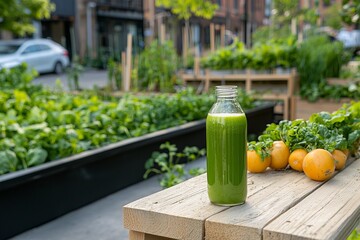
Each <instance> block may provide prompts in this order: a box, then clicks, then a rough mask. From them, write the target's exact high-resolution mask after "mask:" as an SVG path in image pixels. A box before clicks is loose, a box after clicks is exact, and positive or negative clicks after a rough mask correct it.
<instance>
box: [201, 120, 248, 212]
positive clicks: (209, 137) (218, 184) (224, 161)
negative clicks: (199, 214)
mask: <svg viewBox="0 0 360 240" xmlns="http://www.w3.org/2000/svg"><path fill="white" fill-rule="evenodd" d="M246 136H247V121H246V117H245V114H243V113H209V114H208V116H207V119H206V144H207V180H208V194H209V198H210V201H211V202H212V203H214V204H218V205H227V206H231V205H238V204H242V203H244V202H245V199H246V194H247V168H246Z"/></svg>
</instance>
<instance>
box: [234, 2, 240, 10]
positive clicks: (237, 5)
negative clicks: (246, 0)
mask: <svg viewBox="0 0 360 240" xmlns="http://www.w3.org/2000/svg"><path fill="white" fill-rule="evenodd" d="M233 1H234V9H235V10H237V9H238V8H239V0H233Z"/></svg>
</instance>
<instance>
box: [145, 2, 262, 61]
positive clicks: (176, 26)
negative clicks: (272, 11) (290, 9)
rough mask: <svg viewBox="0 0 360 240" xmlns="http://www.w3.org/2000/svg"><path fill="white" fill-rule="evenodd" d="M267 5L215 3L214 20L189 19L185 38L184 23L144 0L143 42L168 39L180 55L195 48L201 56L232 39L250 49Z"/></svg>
mask: <svg viewBox="0 0 360 240" xmlns="http://www.w3.org/2000/svg"><path fill="white" fill-rule="evenodd" d="M266 2H267V1H266V0H253V1H251V0H216V1H214V3H216V4H218V6H219V7H218V9H217V10H216V12H215V15H214V17H213V18H212V19H211V20H206V19H202V18H198V17H191V18H190V20H189V22H190V31H189V33H187V34H186V33H185V32H184V26H185V21H183V20H178V19H177V17H176V16H174V15H173V14H172V13H171V12H170V11H169V10H168V9H163V8H159V7H156V6H155V0H144V26H145V38H146V41H147V42H149V41H151V40H152V39H154V38H159V39H171V40H172V41H173V42H174V44H175V46H176V47H177V49H178V51H179V52H183V51H182V50H183V48H185V49H194V48H195V49H198V50H197V51H200V54H202V53H203V52H205V51H206V49H211V48H217V47H219V46H224V45H226V44H228V43H229V42H231V37H234V36H236V37H238V39H240V40H241V41H243V42H244V43H247V44H249V45H250V44H251V33H252V32H253V31H254V30H255V29H256V28H257V27H259V26H261V25H263V24H264V19H266V18H267V16H266ZM184 35H188V36H184ZM212 38H213V39H212ZM212 42H214V43H212ZM212 44H213V45H215V46H211V45H212Z"/></svg>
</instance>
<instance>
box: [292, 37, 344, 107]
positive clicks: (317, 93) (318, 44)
mask: <svg viewBox="0 0 360 240" xmlns="http://www.w3.org/2000/svg"><path fill="white" fill-rule="evenodd" d="M314 49H316V51H314ZM343 52H344V51H343V45H342V43H340V42H330V40H329V39H328V38H327V37H325V36H313V37H310V38H308V39H307V40H306V41H304V42H303V43H302V44H301V46H300V48H299V51H298V58H297V59H298V60H297V71H298V74H299V77H300V95H301V96H302V97H303V98H306V99H308V100H309V101H316V100H317V99H318V98H320V97H321V96H322V89H323V88H321V86H323V85H325V84H326V82H325V78H326V77H338V76H339V73H340V69H341V66H342V64H344V63H345V62H346V60H347V59H344V56H343Z"/></svg>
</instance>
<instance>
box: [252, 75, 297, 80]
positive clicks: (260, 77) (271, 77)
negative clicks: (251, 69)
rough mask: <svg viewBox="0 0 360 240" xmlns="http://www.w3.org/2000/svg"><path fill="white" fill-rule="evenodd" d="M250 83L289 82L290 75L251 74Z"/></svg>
mask: <svg viewBox="0 0 360 240" xmlns="http://www.w3.org/2000/svg"><path fill="white" fill-rule="evenodd" d="M250 78H251V80H252V81H266V80H269V81H290V79H291V75H290V74H251V76H250Z"/></svg>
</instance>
